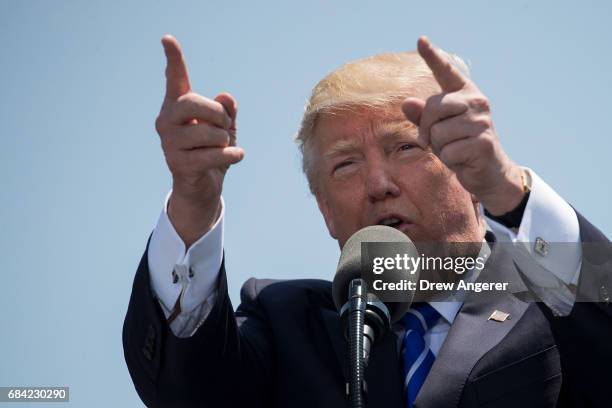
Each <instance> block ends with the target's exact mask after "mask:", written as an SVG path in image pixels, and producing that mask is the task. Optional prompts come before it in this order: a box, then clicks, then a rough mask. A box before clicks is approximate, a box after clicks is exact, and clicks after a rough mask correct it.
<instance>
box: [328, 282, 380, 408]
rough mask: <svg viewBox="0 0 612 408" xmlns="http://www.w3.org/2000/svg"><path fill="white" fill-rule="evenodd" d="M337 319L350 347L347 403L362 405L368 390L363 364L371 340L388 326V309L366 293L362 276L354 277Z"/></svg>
mask: <svg viewBox="0 0 612 408" xmlns="http://www.w3.org/2000/svg"><path fill="white" fill-rule="evenodd" d="M340 319H341V321H342V323H343V326H344V328H345V336H346V337H347V340H348V348H349V353H348V359H349V364H348V365H349V381H348V383H347V390H346V391H347V395H348V399H349V407H351V408H365V406H366V397H367V391H368V389H367V384H366V381H365V368H366V367H367V365H368V359H369V357H370V351H371V348H372V344H373V343H374V342H375V341H376V340H380V339H381V338H382V336H383V335H384V334H385V333H386V332H387V331H388V330H389V326H390V320H391V318H390V315H389V310H388V309H387V306H385V304H384V303H382V302H381V301H380V300H378V298H377V297H376V296H375V295H373V294H368V293H367V284H366V282H365V281H364V280H363V279H359V278H356V279H353V280H352V281H351V283H350V285H349V296H348V301H347V302H346V303H345V304H344V306H342V309H341V310H340Z"/></svg>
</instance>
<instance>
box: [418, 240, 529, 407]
mask: <svg viewBox="0 0 612 408" xmlns="http://www.w3.org/2000/svg"><path fill="white" fill-rule="evenodd" d="M492 245H493V248H492V252H491V256H490V258H489V260H488V262H487V265H486V267H485V269H484V270H483V271H482V272H481V275H480V276H479V278H478V281H496V282H508V283H509V291H508V293H505V294H497V295H495V296H478V297H476V296H472V297H468V299H466V301H465V302H464V304H463V306H462V307H461V309H460V311H459V313H458V314H457V316H456V317H455V320H454V321H453V324H452V325H451V328H450V330H449V332H448V335H447V337H446V340H445V341H444V343H443V345H442V348H441V349H440V351H439V352H438V355H437V357H436V360H435V362H434V364H433V366H432V368H431V370H430V372H429V374H428V376H427V378H426V380H425V383H424V384H423V386H422V388H421V390H420V391H419V394H418V395H417V399H416V401H415V408H434V407H435V408H441V407H456V406H458V405H459V402H460V400H461V396H462V392H463V387H464V385H465V383H466V381H467V379H468V377H469V375H470V373H471V371H472V369H473V368H474V366H475V365H476V363H478V361H479V360H480V359H481V358H482V357H483V356H484V355H485V354H486V353H488V352H489V351H490V350H491V349H492V348H493V347H495V346H496V345H497V344H499V343H500V342H501V341H503V339H504V337H506V335H507V334H508V333H509V332H510V330H512V328H513V327H514V326H515V325H516V324H517V323H518V321H519V320H520V319H521V317H522V316H523V314H524V313H525V310H527V308H528V306H529V303H527V302H523V301H521V300H520V299H519V298H517V297H516V296H514V295H513V294H512V293H515V294H516V293H521V292H524V291H525V290H526V288H525V286H524V284H523V282H522V281H521V279H520V277H519V275H518V273H517V271H516V269H515V268H514V265H513V262H512V258H511V254H509V253H507V252H504V251H502V250H501V247H500V246H499V245H496V244H495V243H493V244H492ZM495 310H499V311H503V312H506V313H509V314H510V318H509V319H508V320H506V321H504V322H497V321H494V320H489V316H491V313H493V312H494V311H495Z"/></svg>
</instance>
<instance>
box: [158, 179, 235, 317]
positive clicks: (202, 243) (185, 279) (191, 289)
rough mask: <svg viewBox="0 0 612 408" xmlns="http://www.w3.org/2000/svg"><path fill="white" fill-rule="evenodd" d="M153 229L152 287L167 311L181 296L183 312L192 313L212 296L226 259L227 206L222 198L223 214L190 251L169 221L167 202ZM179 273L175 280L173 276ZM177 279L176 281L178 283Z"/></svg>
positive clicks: (167, 198) (172, 307) (171, 308)
mask: <svg viewBox="0 0 612 408" xmlns="http://www.w3.org/2000/svg"><path fill="white" fill-rule="evenodd" d="M171 193H172V191H170V192H169V193H168V195H167V196H166V200H165V204H164V208H163V210H162V212H161V214H160V216H159V219H158V221H157V225H156V227H155V229H154V230H153V234H152V236H151V241H150V243H149V251H148V263H149V272H150V277H151V286H152V288H153V291H154V292H155V294H156V295H157V297H158V299H159V301H160V302H161V303H162V305H163V306H164V307H163V308H164V309H165V310H166V311H171V310H173V309H174V305H175V303H176V301H177V299H178V297H179V296H180V295H181V292H183V295H182V296H181V301H180V302H181V303H180V306H181V313H190V312H192V311H194V310H195V309H196V307H198V306H199V305H201V304H202V302H204V301H206V299H208V298H209V297H210V296H211V294H213V292H214V289H215V286H216V284H217V278H218V276H219V270H220V268H221V262H222V260H223V217H224V213H225V204H224V202H223V198H221V215H220V216H219V219H218V220H217V221H216V222H215V224H214V225H213V227H212V228H211V230H210V231H208V232H207V233H206V234H204V235H203V236H202V237H200V239H198V240H197V241H196V242H195V243H194V244H193V245H191V246H190V247H189V249H187V250H185V243H184V242H183V240H182V239H181V238H180V237H179V235H178V233H177V232H176V230H175V229H174V227H173V226H172V223H171V222H170V219H169V218H168V212H167V208H168V200H169V198H170V195H171ZM173 271H174V273H175V274H176V278H175V277H174V274H173ZM175 280H176V282H175Z"/></svg>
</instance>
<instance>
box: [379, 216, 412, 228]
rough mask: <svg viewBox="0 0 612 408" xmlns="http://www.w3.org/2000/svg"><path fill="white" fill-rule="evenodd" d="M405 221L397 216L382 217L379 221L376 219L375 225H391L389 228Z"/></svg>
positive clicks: (397, 226) (396, 226)
mask: <svg viewBox="0 0 612 408" xmlns="http://www.w3.org/2000/svg"><path fill="white" fill-rule="evenodd" d="M405 223H406V222H405V221H404V220H402V219H401V218H398V217H385V218H383V219H381V220H380V221H378V223H377V225H385V226H387V227H391V228H396V229H397V228H399V227H400V226H401V225H402V224H405Z"/></svg>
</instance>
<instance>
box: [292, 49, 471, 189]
mask: <svg viewBox="0 0 612 408" xmlns="http://www.w3.org/2000/svg"><path fill="white" fill-rule="evenodd" d="M443 53H444V54H445V55H446V56H447V57H448V58H449V60H450V61H451V63H453V64H454V65H455V66H457V67H458V68H459V69H460V70H461V71H463V72H464V73H465V74H466V75H467V74H468V67H467V65H466V64H465V62H464V61H463V60H462V59H461V58H459V57H457V56H455V55H451V54H448V53H445V52H443ZM435 92H439V87H438V85H437V83H436V81H435V80H434V79H433V76H432V73H431V70H430V69H429V67H428V66H427V64H426V63H425V61H424V60H423V59H422V58H421V57H420V55H419V54H418V53H417V52H416V51H412V52H398V53H385V54H379V55H374V56H371V57H367V58H364V59H360V60H357V61H353V62H349V63H347V64H345V65H343V66H341V67H340V68H338V69H337V70H335V71H333V72H332V73H330V74H328V75H327V76H326V77H325V78H323V79H322V80H321V81H320V82H319V83H318V84H317V85H316V86H315V87H314V89H313V90H312V94H311V96H310V98H309V100H308V102H307V103H306V107H305V109H304V116H303V117H302V123H301V125H300V128H299V131H298V134H297V135H296V137H295V141H296V142H297V144H298V147H299V150H300V152H301V154H302V169H303V171H304V173H305V174H306V178H307V179H308V185H309V187H310V191H311V192H312V193H313V194H314V193H315V192H316V183H315V178H316V175H315V171H314V170H315V164H314V157H313V153H312V142H311V141H312V139H313V136H314V132H315V129H316V126H317V122H318V120H319V118H320V117H321V115H323V114H332V115H333V114H335V113H338V112H341V111H347V110H352V109H355V108H369V109H381V108H384V107H387V106H389V105H392V104H396V103H399V102H401V101H402V100H403V99H405V98H406V97H408V96H411V95H414V96H420V97H422V96H423V95H431V94H433V93H435Z"/></svg>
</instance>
